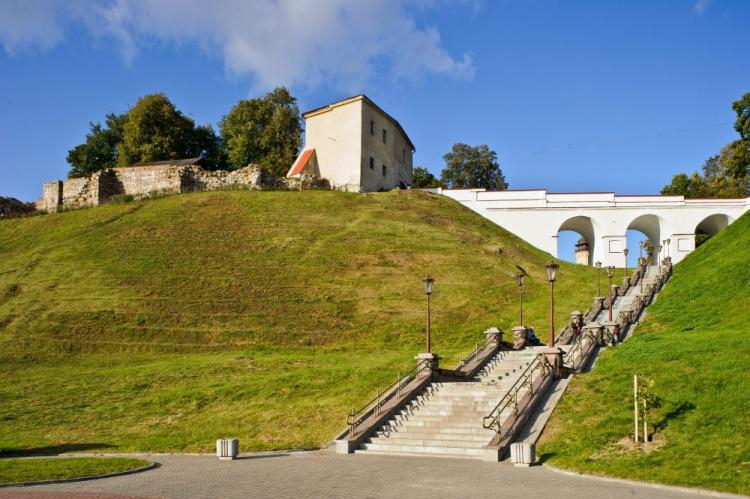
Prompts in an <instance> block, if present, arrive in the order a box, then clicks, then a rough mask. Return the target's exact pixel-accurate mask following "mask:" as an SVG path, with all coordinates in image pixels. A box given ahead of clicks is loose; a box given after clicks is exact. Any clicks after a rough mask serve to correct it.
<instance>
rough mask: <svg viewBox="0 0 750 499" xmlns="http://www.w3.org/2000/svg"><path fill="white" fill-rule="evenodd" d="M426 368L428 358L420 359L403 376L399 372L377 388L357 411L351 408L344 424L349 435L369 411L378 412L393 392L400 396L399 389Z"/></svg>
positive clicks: (355, 430) (355, 431) (355, 429)
mask: <svg viewBox="0 0 750 499" xmlns="http://www.w3.org/2000/svg"><path fill="white" fill-rule="evenodd" d="M426 369H428V370H429V369H430V362H429V360H422V361H420V362H418V363H417V365H416V366H414V367H413V368H412V369H411V370H410V371H408V372H407V373H406V374H404V375H403V376H401V374H399V375H398V376H397V378H396V381H394V382H393V383H391V384H390V385H389V386H388V387H387V388H386V389H385V390H383V391H382V392H381V391H380V390H379V389H378V390H377V395H375V397H374V398H373V399H371V400H370V401H369V402H367V403H366V404H365V405H363V406H362V408H361V409H359V410H357V411H355V410H354V409H352V412H351V413H349V415H348V416H347V417H346V424H347V425H349V433H350V435H352V436H353V435H355V434H356V433H357V426H358V425H359V424H360V423H361V422H362V421H363V420H364V419H365V418H366V417H367V416H368V415H369V413H370V412H372V411H373V410H374V411H375V414H380V409H381V407H382V406H383V404H384V403H385V402H387V401H388V400H390V399H391V398H392V397H393V395H394V393H395V394H396V396H400V395H401V390H402V389H403V388H404V387H405V386H406V385H407V384H408V383H409V382H410V381H411V380H413V379H415V378H417V376H419V374H421V373H422V371H424V370H426Z"/></svg>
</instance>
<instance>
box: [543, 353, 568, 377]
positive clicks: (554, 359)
mask: <svg viewBox="0 0 750 499" xmlns="http://www.w3.org/2000/svg"><path fill="white" fill-rule="evenodd" d="M541 353H542V355H544V358H545V360H546V361H547V363H548V364H549V365H550V366H551V367H552V376H553V379H560V367H562V354H563V351H562V350H561V349H560V348H557V347H545V348H544V349H543V350H542V352H541Z"/></svg>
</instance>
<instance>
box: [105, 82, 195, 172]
mask: <svg viewBox="0 0 750 499" xmlns="http://www.w3.org/2000/svg"><path fill="white" fill-rule="evenodd" d="M197 147H198V141H196V134H195V123H194V122H193V120H192V119H191V118H189V117H187V116H185V115H184V114H182V113H181V112H180V111H178V110H177V108H176V107H175V105H174V104H172V102H170V100H169V99H168V98H167V96H166V95H164V94H162V93H157V94H150V95H145V96H143V97H141V98H140V99H138V101H137V102H136V103H135V105H133V107H131V108H130V111H128V119H127V121H126V122H125V126H124V127H123V135H122V142H121V143H120V145H119V146H118V148H117V163H118V164H119V165H120V166H127V165H131V164H133V163H140V162H149V161H161V160H166V159H184V158H189V157H196V156H199V155H200V153H201V152H202V151H201V150H199V149H198V148H197Z"/></svg>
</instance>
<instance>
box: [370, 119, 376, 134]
mask: <svg viewBox="0 0 750 499" xmlns="http://www.w3.org/2000/svg"><path fill="white" fill-rule="evenodd" d="M370 135H375V121H374V120H370Z"/></svg>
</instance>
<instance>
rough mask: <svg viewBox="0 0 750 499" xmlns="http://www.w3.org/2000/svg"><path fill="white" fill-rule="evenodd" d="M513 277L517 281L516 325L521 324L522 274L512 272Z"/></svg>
mask: <svg viewBox="0 0 750 499" xmlns="http://www.w3.org/2000/svg"><path fill="white" fill-rule="evenodd" d="M513 278H514V279H515V280H516V281H518V325H519V326H523V274H521V273H518V274H514V275H513Z"/></svg>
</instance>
